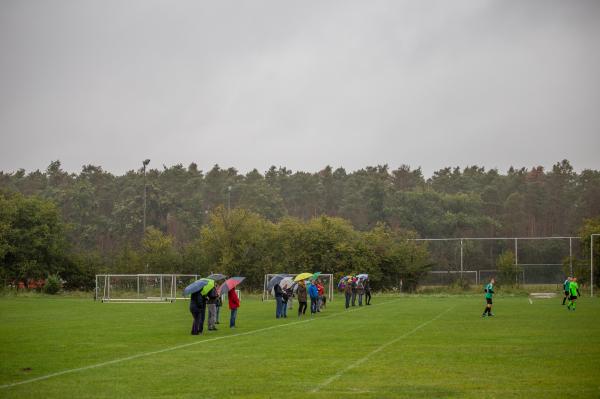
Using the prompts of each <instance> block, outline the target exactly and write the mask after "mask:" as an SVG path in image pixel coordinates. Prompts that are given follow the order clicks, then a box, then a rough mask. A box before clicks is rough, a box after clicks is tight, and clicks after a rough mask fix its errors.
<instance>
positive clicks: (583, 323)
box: [0, 295, 600, 398]
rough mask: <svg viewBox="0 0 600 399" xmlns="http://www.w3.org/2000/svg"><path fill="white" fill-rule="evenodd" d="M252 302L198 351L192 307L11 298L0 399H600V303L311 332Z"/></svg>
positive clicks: (458, 304)
mask: <svg viewBox="0 0 600 399" xmlns="http://www.w3.org/2000/svg"><path fill="white" fill-rule="evenodd" d="M243 299H244V300H243V302H242V307H241V309H240V312H239V316H238V328H237V329H236V330H230V329H229V328H227V324H220V327H221V328H220V330H219V331H216V332H212V331H211V332H207V331H205V333H204V335H202V336H199V337H194V336H191V335H189V330H190V326H191V316H190V314H189V312H188V310H187V303H186V302H177V303H173V304H102V303H98V302H93V301H91V300H89V299H87V300H86V299H79V298H75V299H72V298H65V297H59V298H51V297H45V296H39V297H29V298H20V297H5V298H1V299H0V385H4V386H3V387H2V388H0V397H14V398H40V397H43V398H65V397H98V398H131V397H135V398H150V397H165V398H197V397H209V398H227V397H236V398H237V397H252V398H268V397H272V398H275V397H277V398H280V397H285V398H296V397H302V398H313V397H314V398H348V397H360V398H482V397H483V398H495V397H497V398H511V397H528V398H564V397H565V395H567V396H574V397H577V398H597V397H600V301H599V300H598V299H590V298H582V299H581V300H580V302H579V303H578V307H577V311H576V312H567V310H566V309H565V307H563V306H561V305H560V304H559V301H560V300H559V299H550V300H534V303H533V305H531V304H529V302H528V299H527V298H526V297H522V296H515V297H510V296H505V297H503V296H498V297H497V298H495V300H494V302H495V304H494V311H495V313H496V316H495V317H493V318H485V319H482V318H481V317H480V315H481V312H482V310H483V307H484V304H483V299H482V295H477V296H464V295H463V296H442V295H438V296H426V295H417V296H402V297H393V296H378V297H375V298H374V301H373V303H374V306H370V307H362V308H358V307H357V308H354V309H352V311H351V312H349V311H346V310H345V309H343V303H342V300H341V298H336V300H335V301H334V302H332V303H330V305H329V307H328V308H327V309H326V310H325V311H324V312H323V313H321V314H319V315H318V316H317V317H315V318H314V319H312V320H311V319H310V318H309V317H308V316H307V317H305V318H303V319H300V320H301V321H302V322H298V321H299V319H298V318H297V317H295V316H294V317H290V318H288V319H281V320H276V319H275V318H274V303H273V302H264V303H263V302H261V301H260V300H257V299H249V298H248V297H245V298H243ZM224 310H225V311H224V312H223V314H222V315H221V318H222V322H225V321H226V320H227V319H228V315H229V312H228V310H226V309H224ZM294 310H295V309H294ZM306 320H308V321H306ZM269 327H274V328H269ZM214 338H218V339H214ZM185 344H191V345H189V346H186V347H182V348H179V349H174V350H166V351H163V352H160V353H153V354H148V353H149V352H156V351H160V350H163V349H169V348H173V347H177V346H180V345H185ZM140 354H145V355H143V356H140V357H135V358H132V359H129V360H123V361H119V359H124V358H127V357H130V356H135V355H140ZM113 360H117V361H116V362H114V363H110V364H105V365H100V366H99V367H94V368H87V369H85V370H80V371H74V372H67V373H65V374H61V375H56V376H53V377H50V378H46V379H40V380H37V381H33V382H28V383H25V384H21V385H15V386H9V387H7V386H6V385H8V384H13V383H16V382H20V381H28V380H31V379H34V378H37V377H44V376H48V375H50V374H53V373H57V372H62V371H68V370H72V369H76V368H82V367H87V366H93V365H98V364H102V363H104V362H109V361H113ZM315 390H316V392H315Z"/></svg>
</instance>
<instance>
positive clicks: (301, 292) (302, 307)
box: [297, 281, 306, 317]
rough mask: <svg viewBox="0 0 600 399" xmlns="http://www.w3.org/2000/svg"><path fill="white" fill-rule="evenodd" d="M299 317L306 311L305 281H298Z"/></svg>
mask: <svg viewBox="0 0 600 399" xmlns="http://www.w3.org/2000/svg"><path fill="white" fill-rule="evenodd" d="M297 295H298V317H300V316H301V315H303V314H305V313H306V284H305V283H304V281H300V282H299V283H298V292H297Z"/></svg>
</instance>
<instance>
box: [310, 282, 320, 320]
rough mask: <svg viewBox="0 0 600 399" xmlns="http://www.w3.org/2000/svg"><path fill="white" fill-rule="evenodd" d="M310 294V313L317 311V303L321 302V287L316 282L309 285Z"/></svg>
mask: <svg viewBox="0 0 600 399" xmlns="http://www.w3.org/2000/svg"><path fill="white" fill-rule="evenodd" d="M308 296H309V297H310V313H311V314H312V313H317V304H318V303H319V289H318V288H317V286H316V284H314V283H312V284H311V285H309V286H308Z"/></svg>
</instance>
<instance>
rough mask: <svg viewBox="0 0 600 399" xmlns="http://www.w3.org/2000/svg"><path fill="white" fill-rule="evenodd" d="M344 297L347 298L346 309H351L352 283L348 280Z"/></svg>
mask: <svg viewBox="0 0 600 399" xmlns="http://www.w3.org/2000/svg"><path fill="white" fill-rule="evenodd" d="M344 295H345V296H346V309H348V308H349V307H350V299H351V298H352V281H351V279H348V280H347V281H346V284H345V285H344Z"/></svg>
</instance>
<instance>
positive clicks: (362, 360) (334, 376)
mask: <svg viewBox="0 0 600 399" xmlns="http://www.w3.org/2000/svg"><path fill="white" fill-rule="evenodd" d="M453 308H454V306H452V307H450V308H448V309H446V310H444V311H443V312H442V313H440V314H439V315H437V316H435V317H434V318H433V319H431V320H428V321H426V322H424V323H422V324H419V325H418V326H416V327H415V328H413V329H412V330H410V331H409V332H406V333H404V334H402V335H401V336H399V337H397V338H394V339H393V340H391V341H388V342H386V343H385V344H383V345H381V346H379V347H378V348H377V349H375V350H373V351H372V352H369V353H367V355H365V356H364V357H362V358H360V359H358V360H357V361H355V362H354V363H352V364H351V365H349V366H348V367H346V368H345V369H343V370H341V371H339V372H338V373H336V374H334V375H333V376H331V377H329V378H328V379H326V380H325V381H323V382H322V383H320V384H319V385H317V386H316V387H315V388H314V389H313V390H312V391H311V392H313V393H316V392H319V391H320V390H321V389H322V388H325V387H326V386H327V385H329V384H331V383H332V382H333V381H335V380H337V379H338V378H340V377H341V376H342V375H344V374H346V373H347V372H348V371H350V370H352V369H353V368H356V367H358V366H360V365H361V364H363V363H364V362H366V361H367V360H369V359H370V358H371V356H373V355H375V354H377V353H379V352H381V351H382V350H384V349H385V348H387V347H388V346H390V345H392V344H395V343H396V342H398V341H400V340H401V339H402V338H406V337H408V336H409V335H411V334H414V333H415V332H417V331H419V330H420V329H421V328H423V327H425V326H426V325H428V324H431V323H433V322H434V321H436V320H437V319H439V318H440V317H442V316H443V315H444V314H446V313H448V312H449V311H450V310H452V309H453Z"/></svg>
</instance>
